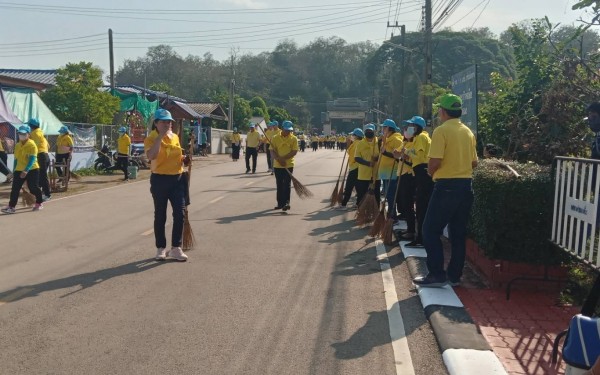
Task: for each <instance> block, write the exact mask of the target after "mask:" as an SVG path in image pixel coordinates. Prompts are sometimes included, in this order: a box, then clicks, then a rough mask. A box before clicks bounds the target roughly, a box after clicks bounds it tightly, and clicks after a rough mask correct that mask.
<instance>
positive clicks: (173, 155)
mask: <svg viewBox="0 0 600 375" xmlns="http://www.w3.org/2000/svg"><path fill="white" fill-rule="evenodd" d="M173 122H174V121H173V117H171V113H170V112H169V111H167V110H166V109H162V108H161V109H158V110H156V112H155V113H154V123H153V124H152V131H151V132H150V134H148V136H147V137H146V139H145V140H144V151H145V152H146V155H147V156H148V160H150V170H151V172H152V174H151V175H150V193H152V199H153V201H154V239H155V242H156V256H155V259H156V260H165V259H166V258H167V257H170V258H173V259H175V260H177V261H180V262H185V261H186V260H187V259H188V257H187V255H186V254H184V252H183V249H182V248H181V245H182V243H183V220H184V209H185V206H186V204H187V203H188V202H187V199H186V191H187V179H186V177H185V175H184V174H183V166H184V164H187V163H189V157H184V156H183V149H182V148H181V144H180V142H179V137H178V136H177V134H175V133H173V130H172V125H173ZM169 202H171V208H172V209H173V230H172V234H171V250H169V251H167V238H166V235H165V224H166V222H167V206H168V204H169Z"/></svg>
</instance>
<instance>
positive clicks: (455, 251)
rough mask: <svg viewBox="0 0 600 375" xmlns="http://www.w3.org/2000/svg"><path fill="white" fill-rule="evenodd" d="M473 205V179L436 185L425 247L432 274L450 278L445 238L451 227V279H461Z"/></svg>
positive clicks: (424, 224)
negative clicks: (446, 230) (446, 268)
mask: <svg viewBox="0 0 600 375" xmlns="http://www.w3.org/2000/svg"><path fill="white" fill-rule="evenodd" d="M472 205H473V188H472V179H470V178H452V179H443V180H439V181H437V182H435V184H434V186H433V194H432V195H431V199H430V201H429V206H428V207H427V214H426V215H425V222H424V223H423V245H425V250H426V251H427V268H428V269H429V273H431V274H432V275H433V276H435V277H436V278H439V279H445V278H446V272H444V251H443V248H442V240H441V238H440V237H441V235H442V233H443V231H444V227H446V225H448V232H449V235H450V244H451V245H452V254H451V256H450V263H449V264H448V271H447V276H448V278H449V279H450V280H452V281H458V280H460V277H461V276H462V272H463V267H464V265H465V253H466V246H465V242H466V237H467V222H468V221H469V215H470V212H471V206H472Z"/></svg>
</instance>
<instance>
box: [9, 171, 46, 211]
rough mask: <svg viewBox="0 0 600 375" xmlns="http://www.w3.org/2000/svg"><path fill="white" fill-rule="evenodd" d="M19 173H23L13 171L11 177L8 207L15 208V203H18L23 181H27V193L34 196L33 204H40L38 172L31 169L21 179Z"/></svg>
mask: <svg viewBox="0 0 600 375" xmlns="http://www.w3.org/2000/svg"><path fill="white" fill-rule="evenodd" d="M21 172H23V171H15V172H14V175H13V181H12V189H11V190H10V200H9V202H8V205H9V206H10V207H16V206H17V202H18V201H19V193H20V192H21V188H22V187H23V184H24V183H25V181H27V187H28V188H29V192H30V193H31V194H33V195H35V203H37V204H41V203H42V202H43V200H42V190H41V189H40V186H39V181H40V170H39V169H32V170H30V171H29V172H28V173H27V176H26V177H25V178H21Z"/></svg>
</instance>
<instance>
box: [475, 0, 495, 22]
mask: <svg viewBox="0 0 600 375" xmlns="http://www.w3.org/2000/svg"><path fill="white" fill-rule="evenodd" d="M490 1H491V0H488V1H487V3H485V5H484V6H483V9H482V10H481V12H479V14H478V15H477V18H475V21H473V24H471V27H473V26H475V23H477V21H478V20H479V17H481V15H482V14H483V12H484V11H485V8H487V6H488V5H490Z"/></svg>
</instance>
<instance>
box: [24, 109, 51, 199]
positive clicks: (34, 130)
mask: <svg viewBox="0 0 600 375" xmlns="http://www.w3.org/2000/svg"><path fill="white" fill-rule="evenodd" d="M27 125H29V127H30V128H31V135H30V139H31V140H32V141H34V142H35V145H36V146H37V148H38V155H37V162H38V164H39V166H40V171H39V179H40V181H39V186H40V188H41V189H42V193H43V198H44V201H47V200H49V199H50V198H51V192H50V181H49V180H48V167H49V166H50V156H49V155H48V140H47V139H46V137H45V136H44V132H43V131H42V129H40V121H39V120H38V119H37V118H33V117H32V118H30V119H29V121H27Z"/></svg>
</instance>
